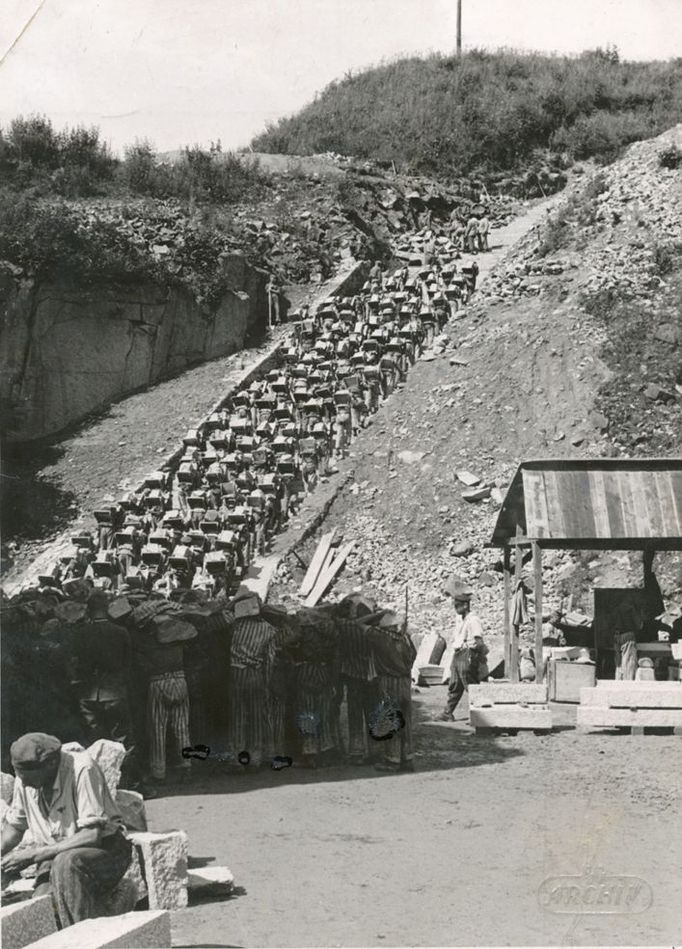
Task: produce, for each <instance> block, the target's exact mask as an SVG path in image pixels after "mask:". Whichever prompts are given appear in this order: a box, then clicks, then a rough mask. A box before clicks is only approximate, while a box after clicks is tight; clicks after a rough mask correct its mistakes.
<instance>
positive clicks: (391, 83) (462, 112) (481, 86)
mask: <svg viewBox="0 0 682 949" xmlns="http://www.w3.org/2000/svg"><path fill="white" fill-rule="evenodd" d="M676 121H682V60H674V61H671V62H669V63H664V62H652V63H631V62H622V61H620V58H619V56H618V53H617V50H615V49H614V48H611V47H608V48H607V49H606V50H603V49H599V50H594V51H592V52H588V53H585V54H583V55H581V56H579V57H567V56H546V55H540V54H521V53H517V52H514V51H509V50H502V51H499V52H496V53H489V52H485V51H483V50H472V51H471V52H469V53H466V54H465V55H464V56H462V57H461V58H457V57H452V56H450V57H448V56H442V55H432V56H428V57H425V58H417V57H411V58H406V59H401V60H398V61H396V62H393V63H388V64H383V65H381V66H379V67H377V68H374V69H368V70H365V71H364V72H361V73H358V74H357V75H353V76H348V77H346V78H345V79H343V80H342V81H337V82H333V83H331V84H330V85H329V86H328V87H327V88H326V89H325V90H323V92H321V93H320V94H319V95H318V96H316V98H315V99H314V101H313V102H311V103H310V104H309V105H308V106H306V107H305V108H304V109H303V110H302V111H301V112H300V113H299V114H298V115H295V116H292V117H289V118H285V119H282V120H280V121H279V122H277V123H276V124H275V125H271V126H269V127H268V128H267V129H266V131H265V132H263V133H262V134H261V135H259V136H257V137H256V138H255V139H254V141H253V143H252V144H253V148H254V149H255V150H256V151H266V152H281V153H284V154H292V155H295V154H300V155H308V154H315V153H319V152H326V151H334V152H338V153H340V154H344V155H355V156H357V157H359V158H372V159H374V160H383V161H395V162H396V164H398V165H400V166H402V167H403V168H408V169H411V170H415V171H423V172H427V173H435V174H441V175H443V174H444V175H448V176H456V175H462V174H470V173H472V172H474V171H478V172H480V173H483V174H486V175H494V174H499V173H501V172H504V171H505V170H507V171H508V170H513V171H519V170H521V169H523V167H524V164H526V163H527V162H528V161H529V159H531V158H532V156H533V154H534V152H535V151H536V150H537V149H546V148H548V147H552V148H553V149H554V150H557V151H560V152H565V153H566V155H567V157H568V159H569V160H574V159H576V158H596V159H598V160H609V159H611V158H613V156H614V155H615V154H616V153H617V151H618V149H619V148H621V147H622V146H623V145H625V144H627V143H628V142H631V141H634V140H635V139H637V138H642V137H648V136H650V135H653V134H656V133H658V132H660V131H663V130H664V129H665V128H667V127H668V126H670V125H672V124H673V123H674V122H676Z"/></svg>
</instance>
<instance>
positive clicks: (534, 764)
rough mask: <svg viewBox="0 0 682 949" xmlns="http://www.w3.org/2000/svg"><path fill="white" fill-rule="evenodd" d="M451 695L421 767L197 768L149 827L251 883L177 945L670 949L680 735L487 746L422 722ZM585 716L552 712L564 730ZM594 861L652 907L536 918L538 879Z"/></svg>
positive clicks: (425, 696)
mask: <svg viewBox="0 0 682 949" xmlns="http://www.w3.org/2000/svg"><path fill="white" fill-rule="evenodd" d="M443 695H444V691H443V689H442V687H436V688H432V689H424V690H422V691H421V693H420V694H419V695H415V696H414V702H415V714H416V718H417V719H418V721H420V722H421V723H420V724H418V725H417V727H416V730H415V739H416V750H417V757H416V767H417V771H416V773H415V774H403V775H397V776H394V775H379V774H377V772H375V771H374V770H373V769H368V768H360V767H355V768H342V767H333V768H328V769H324V770H319V771H316V772H309V771H305V770H298V769H296V768H294V769H291V770H288V771H283V772H279V773H275V772H272V771H268V772H265V773H263V774H257V775H254V776H250V775H247V774H236V775H232V774H230V775H227V774H220V773H217V772H216V771H214V770H213V769H214V768H219V767H220V766H219V765H215V766H214V765H213V764H212V763H210V762H206V763H203V762H196V763H195V766H194V767H195V775H196V776H197V786H196V787H193V788H192V792H191V794H187V793H186V792H185V791H184V790H183V791H182V793H178V796H172V797H167V798H163V799H159V800H155V801H150V802H149V803H148V814H149V817H150V819H151V822H152V826H153V827H154V829H157V830H160V829H165V828H173V827H182V828H184V829H185V830H186V831H187V832H188V834H189V839H190V853H191V855H192V857H194V858H204V859H206V860H211V861H214V862H215V863H217V864H221V863H222V864H226V865H227V866H229V867H230V869H231V870H232V872H233V873H234V875H235V881H236V885H237V886H238V887H239V888H240V889H239V890H238V891H237V894H238V895H236V896H235V897H234V898H233V899H231V900H228V901H225V902H211V903H201V904H198V905H196V906H193V907H190V908H189V909H187V910H184V911H182V912H177V913H174V914H173V945H174V946H216V947H217V946H224V947H227V946H381V945H389V946H390V945H395V946H420V945H425V946H443V945H533V946H552V945H554V946H560V945H642V946H644V945H664V944H667V943H671V944H672V943H674V942H675V940H676V939H678V938H679V933H680V930H681V928H682V904H680V900H679V853H680V845H682V830H681V828H680V823H679V820H678V816H679V815H678V804H679V790H678V783H679V782H678V778H679V774H680V769H681V767H682V744H681V743H680V740H679V738H673V737H663V736H660V737H659V736H646V737H641V738H637V737H630V736H625V735H618V734H616V733H612V734H607V733H602V734H600V733H590V734H581V733H578V732H576V731H574V730H559V731H557V732H555V733H554V734H552V735H551V736H547V737H538V736H534V735H532V734H519V735H518V736H517V737H501V738H495V739H493V738H477V737H474V736H473V735H471V734H469V729H468V726H467V725H466V707H465V706H462V707H460V709H459V710H458V720H457V721H456V722H455V724H441V723H438V724H436V723H432V722H430V721H425V719H427V718H428V717H430V715H431V713H432V712H433V711H434V710H436V709H438V708H439V707H440V704H441V702H442V700H443ZM574 716H575V712H574V710H573V709H572V707H570V706H562V707H557V708H556V709H555V718H556V720H557V721H559V722H562V721H563V722H565V723H568V722H569V721H571V719H572V718H574ZM204 769H205V770H204ZM204 775H205V777H204ZM200 782H201V783H200ZM588 865H591V866H594V867H598V868H600V869H601V870H602V871H603V872H604V873H605V874H606V875H614V874H617V875H623V874H624V875H627V876H635V877H639V878H640V879H641V880H643V881H644V882H645V884H648V885H649V887H651V891H652V893H653V902H652V904H651V906H650V907H649V908H648V909H645V910H644V911H642V912H640V913H637V914H633V913H627V912H620V913H618V914H615V915H596V914H586V913H583V912H581V913H568V914H558V913H556V912H551V911H549V910H548V909H543V908H541V906H540V905H539V901H538V890H539V888H540V886H541V885H542V883H543V881H545V880H546V879H548V878H550V877H554V876H557V875H562V874H569V875H580V874H583V873H584V871H585V868H586V866H588ZM642 898H643V897H642ZM637 905H638V906H639V904H637ZM582 909H585V907H582Z"/></svg>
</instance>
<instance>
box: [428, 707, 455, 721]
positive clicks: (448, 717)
mask: <svg viewBox="0 0 682 949" xmlns="http://www.w3.org/2000/svg"><path fill="white" fill-rule="evenodd" d="M454 720H455V716H454V715H453V714H452V712H449V711H448V710H447V709H444V710H443V711H442V712H440V713H439V714H438V715H434V716H433V721H434V722H454Z"/></svg>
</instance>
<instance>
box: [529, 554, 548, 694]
mask: <svg viewBox="0 0 682 949" xmlns="http://www.w3.org/2000/svg"><path fill="white" fill-rule="evenodd" d="M532 549H533V571H534V574H535V681H536V682H537V683H542V681H543V679H544V667H545V664H544V662H543V659H542V548H541V547H540V545H539V544H538V543H536V542H535V541H534V542H533V545H532Z"/></svg>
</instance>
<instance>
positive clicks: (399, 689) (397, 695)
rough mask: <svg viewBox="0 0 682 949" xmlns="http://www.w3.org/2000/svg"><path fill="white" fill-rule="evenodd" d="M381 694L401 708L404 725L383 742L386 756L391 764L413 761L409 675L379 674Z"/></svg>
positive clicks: (386, 700)
mask: <svg viewBox="0 0 682 949" xmlns="http://www.w3.org/2000/svg"><path fill="white" fill-rule="evenodd" d="M379 695H380V697H381V698H382V699H383V700H384V701H385V702H387V703H389V704H392V705H394V706H396V707H397V708H399V709H400V711H401V712H402V713H403V718H404V721H405V724H404V727H403V728H401V729H400V731H399V732H397V733H396V734H394V735H393V736H392V737H391V738H389V739H388V741H386V742H382V751H383V752H384V758H385V760H386V761H388V762H390V763H391V764H400V763H401V762H406V761H412V683H411V681H410V677H409V675H407V676H379ZM384 749H385V751H384Z"/></svg>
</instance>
